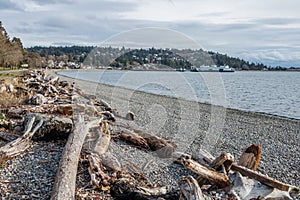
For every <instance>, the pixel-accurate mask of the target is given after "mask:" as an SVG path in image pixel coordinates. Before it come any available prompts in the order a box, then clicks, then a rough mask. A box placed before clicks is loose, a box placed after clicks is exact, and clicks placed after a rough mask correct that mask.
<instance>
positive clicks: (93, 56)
mask: <svg viewBox="0 0 300 200" xmlns="http://www.w3.org/2000/svg"><path fill="white" fill-rule="evenodd" d="M26 50H27V51H29V52H34V53H38V54H39V55H40V56H41V57H43V58H45V59H46V60H49V59H52V60H56V61H65V62H67V61H69V62H76V63H85V64H86V65H90V66H96V67H99V66H108V65H109V66H111V67H118V68H127V67H128V66H131V67H134V66H136V65H144V64H158V65H167V66H169V67H171V68H186V69H190V67H191V66H193V65H194V66H201V65H206V66H207V65H210V66H212V65H216V66H224V65H228V66H230V67H232V68H235V69H238V70H270V69H272V70H284V68H282V67H276V68H270V67H268V66H266V65H264V64H262V63H253V62H248V61H245V60H243V59H240V58H234V57H230V56H228V55H226V54H220V53H215V52H212V51H204V50H202V49H199V50H193V49H180V50H179V49H157V48H149V49H125V48H124V47H123V48H113V47H93V46H70V47H54V46H50V47H41V46H35V47H31V48H27V49H26Z"/></svg>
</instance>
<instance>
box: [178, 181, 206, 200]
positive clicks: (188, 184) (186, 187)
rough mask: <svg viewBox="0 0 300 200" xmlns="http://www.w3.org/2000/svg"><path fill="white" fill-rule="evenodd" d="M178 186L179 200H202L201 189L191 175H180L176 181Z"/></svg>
mask: <svg viewBox="0 0 300 200" xmlns="http://www.w3.org/2000/svg"><path fill="white" fill-rule="evenodd" d="M178 185H179V188H180V196H179V200H190V199H194V200H204V199H205V198H204V196H203V194H202V191H201V189H200V187H199V185H198V183H197V181H196V180H195V179H194V178H193V177H192V176H188V177H182V178H181V179H180V180H179V181H178Z"/></svg>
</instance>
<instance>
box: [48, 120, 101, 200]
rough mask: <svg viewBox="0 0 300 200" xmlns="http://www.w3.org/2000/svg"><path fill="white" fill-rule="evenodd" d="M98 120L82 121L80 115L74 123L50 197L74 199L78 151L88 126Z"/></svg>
mask: <svg viewBox="0 0 300 200" xmlns="http://www.w3.org/2000/svg"><path fill="white" fill-rule="evenodd" d="M97 122H98V120H94V121H92V122H89V123H88V124H86V123H84V119H83V117H82V116H81V115H79V116H78V122H77V123H76V124H75V129H74V131H73V132H72V133H71V134H70V135H69V138H68V141H67V144H66V146H65V148H64V151H63V153H62V156H61V159H60V162H59V167H58V170H57V173H56V177H55V182H54V186H53V191H52V195H51V199H53V200H54V199H74V198H75V196H74V195H75V182H76V174H77V165H78V160H79V155H80V151H81V148H82V144H83V142H84V139H85V137H86V135H87V133H88V131H89V128H90V127H91V126H92V125H93V124H95V123H97Z"/></svg>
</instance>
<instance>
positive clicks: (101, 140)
mask: <svg viewBox="0 0 300 200" xmlns="http://www.w3.org/2000/svg"><path fill="white" fill-rule="evenodd" d="M100 124H101V133H100V134H101V135H99V137H98V139H97V141H96V144H95V146H94V148H93V152H95V153H97V154H98V155H102V154H104V153H105V152H106V151H107V149H108V146H109V143H110V139H111V135H110V131H109V125H108V123H107V122H104V121H102V122H101V123H100Z"/></svg>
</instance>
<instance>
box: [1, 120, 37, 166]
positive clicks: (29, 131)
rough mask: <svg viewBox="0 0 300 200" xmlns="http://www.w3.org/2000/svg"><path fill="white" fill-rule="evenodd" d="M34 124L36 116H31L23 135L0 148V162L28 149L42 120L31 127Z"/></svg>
mask: <svg viewBox="0 0 300 200" xmlns="http://www.w3.org/2000/svg"><path fill="white" fill-rule="evenodd" d="M35 122H36V116H35V115H32V116H31V118H30V119H29V120H28V122H27V124H26V126H25V133H24V134H23V135H22V136H21V137H19V138H17V139H16V140H14V141H11V142H9V143H7V144H6V145H4V146H3V147H1V148H0V162H4V161H6V160H9V159H11V158H13V157H15V156H16V155H19V154H20V153H22V152H24V151H25V150H26V149H28V148H29V147H30V144H31V139H32V137H33V135H34V134H35V133H36V131H37V130H38V129H39V128H40V127H41V126H42V125H43V120H42V119H40V120H39V122H38V124H37V125H36V126H35V127H33V126H34V123H35Z"/></svg>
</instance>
